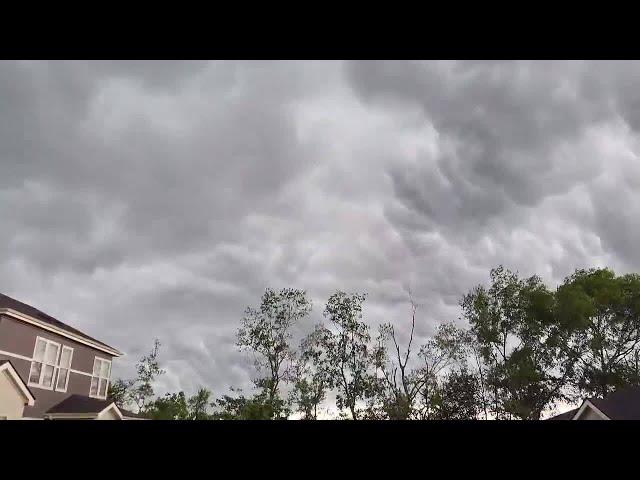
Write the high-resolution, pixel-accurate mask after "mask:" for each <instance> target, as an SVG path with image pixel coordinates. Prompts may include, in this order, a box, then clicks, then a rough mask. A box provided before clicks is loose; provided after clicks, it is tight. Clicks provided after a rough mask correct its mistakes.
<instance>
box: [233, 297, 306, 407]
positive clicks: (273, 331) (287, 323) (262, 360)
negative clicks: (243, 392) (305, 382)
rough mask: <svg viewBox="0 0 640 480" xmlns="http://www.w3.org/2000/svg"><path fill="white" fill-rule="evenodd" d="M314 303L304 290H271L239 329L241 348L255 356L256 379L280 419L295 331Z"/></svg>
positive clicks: (288, 377)
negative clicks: (283, 384) (283, 391)
mask: <svg viewBox="0 0 640 480" xmlns="http://www.w3.org/2000/svg"><path fill="white" fill-rule="evenodd" d="M311 306H312V305H311V301H310V300H309V299H308V298H307V295H306V292H305V291H303V290H295V289H289V288H285V289H282V290H280V291H279V292H275V291H273V290H271V289H267V290H266V291H265V293H264V295H263V296H262V302H261V304H260V307H258V308H251V307H249V308H247V310H246V311H245V316H244V318H243V320H242V325H241V327H240V329H239V330H238V342H237V344H238V346H239V347H240V349H241V350H244V351H249V352H250V353H251V354H253V357H254V365H255V367H256V370H257V372H258V377H257V378H256V379H255V380H254V383H255V385H256V387H258V388H259V389H261V390H262V391H263V392H264V393H265V395H264V397H265V398H266V401H267V402H269V403H270V404H271V405H272V411H273V412H274V415H275V416H276V417H279V416H280V415H281V413H282V412H284V410H285V409H284V403H286V402H284V401H283V400H282V397H281V395H280V386H281V383H283V382H286V381H288V380H290V378H291V373H292V370H291V368H292V365H293V363H294V360H295V350H294V349H292V348H291V345H290V342H291V339H292V332H291V331H292V328H293V327H294V326H295V324H296V323H297V322H298V321H300V320H301V319H302V318H304V317H305V316H306V315H308V314H309V312H310V311H311Z"/></svg>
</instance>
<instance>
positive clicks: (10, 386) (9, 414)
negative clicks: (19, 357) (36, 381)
mask: <svg viewBox="0 0 640 480" xmlns="http://www.w3.org/2000/svg"><path fill="white" fill-rule="evenodd" d="M34 402H35V398H34V397H33V395H32V394H31V392H30V391H29V388H28V387H27V386H26V385H25V383H24V382H23V381H22V379H21V378H20V376H19V375H18V372H16V370H15V368H13V365H11V363H10V362H8V361H4V362H0V417H1V418H6V419H10V420H13V419H18V418H22V416H23V414H24V407H25V405H33V404H34Z"/></svg>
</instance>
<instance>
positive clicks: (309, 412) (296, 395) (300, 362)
mask: <svg viewBox="0 0 640 480" xmlns="http://www.w3.org/2000/svg"><path fill="white" fill-rule="evenodd" d="M315 343H316V338H315V337H314V334H313V333H312V334H310V335H309V336H307V337H306V338H305V339H303V341H302V342H301V344H300V353H299V355H298V358H297V360H296V363H295V366H294V369H293V389H292V391H291V393H290V396H289V403H290V404H292V405H294V406H295V407H296V409H297V410H298V411H299V412H300V413H302V418H303V419H305V420H317V418H318V407H319V406H320V404H321V403H322V401H323V400H324V399H325V397H326V391H327V385H328V384H329V381H328V379H327V375H326V372H325V371H324V370H323V369H321V368H318V367H317V366H316V365H317V364H318V360H319V355H320V352H319V350H318V349H316V348H314V344H315Z"/></svg>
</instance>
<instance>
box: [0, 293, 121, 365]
mask: <svg viewBox="0 0 640 480" xmlns="http://www.w3.org/2000/svg"><path fill="white" fill-rule="evenodd" d="M0 308H10V309H11V310H15V311H16V312H20V313H22V314H23V315H28V316H30V317H33V318H35V319H37V320H40V321H42V322H45V323H48V324H49V325H52V326H54V327H57V328H59V329H60V330H64V331H66V332H69V333H72V334H74V335H77V336H79V337H83V338H85V339H86V340H90V341H92V342H94V343H97V344H99V345H102V346H103V347H106V348H109V349H111V350H114V351H116V352H117V351H118V350H117V349H116V348H113V347H111V346H109V345H107V344H106V343H103V342H101V341H100V340H96V339H95V338H93V337H90V336H89V335H87V334H86V333H84V332H81V331H80V330H78V329H76V328H73V327H70V326H69V325H67V324H66V323H63V322H61V321H60V320H58V319H57V318H53V317H52V316H51V315H47V314H46V313H44V312H42V311H40V310H38V309H37V308H35V307H32V306H31V305H27V304H26V303H22V302H19V301H18V300H16V299H14V298H11V297H8V296H6V295H3V294H2V293H0Z"/></svg>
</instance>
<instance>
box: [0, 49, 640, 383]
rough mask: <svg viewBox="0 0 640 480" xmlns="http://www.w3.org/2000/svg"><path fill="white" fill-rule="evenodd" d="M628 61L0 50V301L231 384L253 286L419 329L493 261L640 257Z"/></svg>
mask: <svg viewBox="0 0 640 480" xmlns="http://www.w3.org/2000/svg"><path fill="white" fill-rule="evenodd" d="M639 74H640V65H639V64H638V63H636V62H132V61H129V62H2V63H0V105H1V107H2V108H1V109H0V218H1V219H2V224H1V225H2V235H1V236H0V274H2V285H1V287H0V290H2V291H3V292H5V293H7V294H9V295H13V296H15V297H17V298H19V299H21V300H24V301H27V302H29V303H32V304H34V305H36V306H39V307H40V308H42V309H44V310H46V311H48V312H50V313H51V314H53V315H56V316H59V317H60V318H61V319H63V320H66V321H68V322H69V323H71V324H73V325H75V326H77V327H79V328H81V329H85V330H86V331H87V332H89V333H91V334H93V335H95V336H97V337H98V338H101V339H103V340H104V341H106V342H108V343H112V344H114V345H115V346H117V347H119V348H121V349H122V350H124V351H125V352H126V353H127V354H128V355H127V357H125V358H123V359H121V361H120V362H119V364H118V365H114V373H115V374H116V375H128V374H131V373H132V366H133V363H134V362H135V360H136V359H137V357H139V356H140V354H142V353H143V352H145V351H146V350H148V349H149V348H150V347H151V345H152V342H153V338H154V337H158V338H159V339H160V340H161V341H162V343H163V347H162V358H163V360H164V364H165V368H166V370H167V375H166V376H165V378H164V379H163V380H162V382H161V385H160V390H161V391H166V390H177V389H185V390H186V391H187V392H189V393H191V392H193V391H194V390H195V389H196V388H197V387H198V386H200V385H204V386H207V387H209V388H211V389H212V390H214V393H215V394H216V395H220V394H223V393H226V392H227V390H228V387H229V386H230V385H233V386H239V387H247V386H248V385H249V383H250V379H251V374H252V372H251V366H250V362H249V360H248V359H247V358H245V357H244V356H243V355H242V354H239V353H238V352H237V351H236V349H235V346H234V343H235V331H236V328H237V326H238V322H239V320H240V318H241V317H242V312H243V310H244V308H245V307H246V306H247V305H255V304H257V303H258V302H259V299H260V295H261V294H262V292H263V291H264V288H266V287H268V286H270V287H273V288H281V287H285V286H292V287H298V288H304V289H307V291H308V292H309V294H310V296H311V297H312V298H313V301H314V311H313V314H312V317H311V318H310V319H308V322H307V324H306V325H304V326H302V327H301V328H300V331H299V332H298V333H299V334H302V332H303V331H304V330H305V329H306V328H307V327H309V326H310V324H311V323H313V322H315V321H319V320H320V318H321V313H322V310H323V307H324V302H325V301H326V299H327V297H328V296H329V295H330V294H331V293H332V292H333V291H335V290H336V289H344V290H349V291H366V292H368V294H369V296H368V300H367V303H366V308H365V315H366V317H367V318H368V319H369V320H370V322H371V323H372V324H374V325H375V324H377V323H379V322H381V321H392V322H394V323H396V324H397V325H398V328H399V329H400V330H401V331H402V325H406V322H407V320H408V317H407V314H408V306H407V303H406V298H407V294H406V291H407V289H409V288H410V289H411V291H412V292H413V295H414V297H415V298H416V299H417V301H418V302H419V303H420V305H421V306H420V310H419V320H420V323H419V325H418V329H417V333H418V335H419V336H426V335H428V334H430V333H431V332H432V330H433V328H434V326H435V325H437V323H438V322H441V321H449V320H455V319H457V317H458V316H459V309H458V306H457V304H458V301H459V299H460V297H461V296H462V295H463V294H464V293H466V292H467V291H468V290H469V289H470V288H471V287H472V286H473V285H475V284H477V283H479V282H484V281H485V280H486V278H487V274H488V271H489V269H490V268H491V267H493V266H495V265H497V264H499V263H503V264H505V265H506V266H508V267H510V268H512V269H518V270H520V271H521V272H522V273H523V274H527V275H528V274H532V273H538V274H540V275H541V276H542V277H543V278H544V279H545V280H546V281H547V282H549V283H550V284H552V285H554V284H556V283H557V282H559V281H561V280H562V278H563V277H564V276H566V275H568V274H570V273H571V272H572V271H573V270H574V269H575V268H578V267H589V266H597V265H608V266H611V267H613V268H614V269H616V270H619V271H620V272H625V271H637V270H639V269H640V254H639V253H638V250H637V248H635V247H636V245H637V244H638V243H639V242H638V241H639V240H640V227H638V226H637V222H635V218H637V217H638V216H639V215H640V198H639V196H638V195H637V194H636V190H637V188H638V187H639V186H640V162H638V158H637V153H638V140H637V139H638V129H639V128H640V95H639V94H638V93H637V92H638V91H639V90H638V88H637V87H638V85H637V81H636V78H638V75H639Z"/></svg>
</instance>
